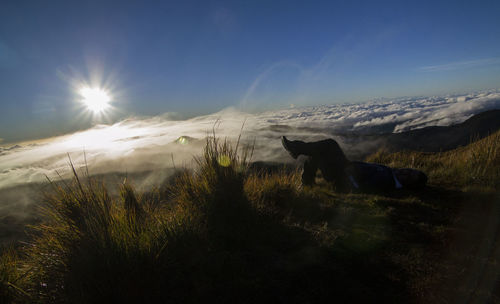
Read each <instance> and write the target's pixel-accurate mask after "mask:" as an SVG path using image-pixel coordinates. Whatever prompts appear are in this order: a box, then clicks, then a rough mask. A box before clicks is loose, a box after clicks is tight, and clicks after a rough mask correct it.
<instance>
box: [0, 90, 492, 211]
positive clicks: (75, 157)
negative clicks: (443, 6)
mask: <svg viewBox="0 0 500 304" xmlns="http://www.w3.org/2000/svg"><path fill="white" fill-rule="evenodd" d="M495 108H500V92H499V91H489V92H481V93H471V94H467V95H460V96H438V97H422V98H399V99H393V100H382V101H376V102H369V103H363V104H348V105H329V106H317V107H307V108H293V109H286V110H279V111H268V112H264V113H260V114H247V113H243V112H240V111H237V110H236V109H226V110H224V111H221V112H218V113H215V114H211V115H205V116H200V117H195V118H192V119H188V120H183V121H173V120H170V119H168V116H167V115H162V116H158V117H152V118H130V119H127V120H124V121H121V122H119V123H116V124H114V125H110V126H108V125H99V126H95V127H94V128H92V129H89V130H86V131H82V132H77V133H74V134H70V135H66V136H60V137H55V138H50V139H46V140H41V141H36V142H27V143H19V144H15V145H10V146H6V145H4V146H0V189H2V188H8V187H11V186H15V185H22V184H26V183H33V182H41V181H44V180H45V176H48V177H50V178H55V177H57V175H58V174H61V175H62V176H67V175H68V174H69V166H68V163H69V159H68V155H70V157H71V159H72V161H73V163H74V164H76V166H77V167H81V166H83V165H84V164H85V158H86V162H87V164H88V166H89V170H90V171H91V173H94V174H101V173H109V172H121V173H126V172H128V173H131V172H142V171H160V170H164V169H166V168H171V167H173V166H174V165H175V166H177V167H181V166H191V165H192V164H193V157H194V156H196V155H199V153H200V152H201V151H202V147H203V146H204V139H205V138H206V136H207V135H211V134H212V131H213V130H214V131H215V132H216V135H217V136H218V137H220V138H228V139H229V140H232V141H235V140H236V139H237V137H238V135H239V134H240V131H241V130H242V126H243V124H244V126H243V131H242V132H241V133H242V141H243V143H244V144H245V143H246V144H252V143H255V153H254V156H253V160H254V161H278V162H283V161H292V159H291V158H290V157H289V156H288V155H287V154H286V153H285V151H284V150H283V149H282V148H281V144H280V140H279V138H280V136H281V135H287V136H290V138H292V139H296V138H297V139H303V140H317V139H322V138H325V137H334V138H337V139H338V140H339V143H340V144H341V146H343V147H344V148H345V149H346V150H348V151H347V152H348V153H349V148H350V145H349V143H346V142H343V140H342V136H341V135H342V134H345V133H349V132H358V133H370V132H372V133H373V132H376V133H380V132H402V131H407V130H411V129H415V128H422V127H426V126H431V125H438V126H444V125H451V124H455V123H460V122H463V121H464V120H466V119H467V118H469V117H471V116H472V115H474V114H476V113H479V112H483V111H486V110H489V109H495ZM181 136H183V139H182V140H178V139H179V138H180V137H181ZM0 203H1V202H0Z"/></svg>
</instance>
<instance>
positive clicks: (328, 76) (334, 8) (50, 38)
mask: <svg viewBox="0 0 500 304" xmlns="http://www.w3.org/2000/svg"><path fill="white" fill-rule="evenodd" d="M499 13H500V2H499V1H409V2H408V3H405V2H404V1H366V2H361V1H325V2H320V1H227V2H226V1H182V2H181V1H178V2H171V1H130V2H127V1H115V2H111V1H95V2H92V1H43V2H42V1H21V0H17V1H3V2H2V4H0V138H3V139H4V141H14V140H21V139H28V138H40V137H47V136H53V135H58V134H63V133H67V132H72V131H75V130H79V129H82V128H87V127H89V126H91V125H92V124H95V123H98V122H112V121H114V120H117V119H120V118H123V117H127V116H130V115H157V114H161V113H165V112H176V113H179V117H187V116H193V115H199V114H203V113H210V112H214V111H218V110H220V109H223V108H225V107H228V106H237V107H241V108H243V109H247V110H252V111H255V110H261V109H272V108H280V107H288V106H290V104H295V105H315V104H331V103H345V102H357V101H363V100H368V99H372V98H377V97H397V96H408V95H434V94H446V93H461V92H465V91H473V90H481V89H489V88H499V87H500V39H499V38H498V37H500V18H498V15H499ZM84 84H87V85H91V86H100V87H104V88H106V89H107V90H108V91H109V92H110V94H111V95H112V98H113V104H112V105H113V107H114V111H113V112H112V113H109V115H108V116H107V118H103V117H101V118H98V117H92V116H91V115H90V114H88V113H87V114H85V113H83V112H84V111H85V110H84V109H82V107H81V105H80V104H79V103H78V100H79V98H80V97H79V95H78V87H79V86H81V85H84Z"/></svg>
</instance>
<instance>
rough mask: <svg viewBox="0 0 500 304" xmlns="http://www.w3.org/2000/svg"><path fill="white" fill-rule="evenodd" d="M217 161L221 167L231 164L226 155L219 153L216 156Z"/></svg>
mask: <svg viewBox="0 0 500 304" xmlns="http://www.w3.org/2000/svg"><path fill="white" fill-rule="evenodd" d="M217 162H218V163H219V165H221V166H222V167H229V165H231V159H230V158H229V156H227V155H221V156H219V157H218V158H217Z"/></svg>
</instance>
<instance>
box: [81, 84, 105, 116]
mask: <svg viewBox="0 0 500 304" xmlns="http://www.w3.org/2000/svg"><path fill="white" fill-rule="evenodd" d="M80 94H81V95H82V97H83V100H82V102H83V103H84V104H85V105H86V106H87V108H88V109H89V110H90V111H92V112H93V113H95V114H97V113H101V112H103V111H104V110H106V109H107V108H108V107H109V102H110V101H111V98H110V96H109V95H108V93H106V92H105V91H103V90H101V89H99V88H82V89H81V90H80Z"/></svg>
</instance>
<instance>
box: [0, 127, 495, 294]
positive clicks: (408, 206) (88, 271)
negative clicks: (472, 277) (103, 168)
mask: <svg viewBox="0 0 500 304" xmlns="http://www.w3.org/2000/svg"><path fill="white" fill-rule="evenodd" d="M499 146H500V133H495V134H493V135H491V136H489V137H488V138H485V139H483V140H481V141H477V142H475V143H473V144H471V145H469V146H467V147H464V148H459V149H457V150H454V151H450V152H445V153H437V154H425V153H416V152H400V153H395V154H389V153H385V152H383V151H380V152H378V153H377V154H375V155H373V156H371V157H370V159H369V161H374V162H380V163H384V164H388V165H391V166H396V167H413V168H417V169H421V170H423V171H425V172H426V173H428V175H429V178H430V179H429V187H427V189H425V190H422V191H420V192H408V191H395V192H394V193H387V194H385V195H380V194H377V195H375V194H354V193H349V194H340V193H336V192H335V187H334V185H329V184H326V183H324V182H322V181H321V179H318V182H319V185H318V186H314V187H304V188H302V186H301V184H300V173H299V172H298V171H296V170H294V169H289V168H288V169H287V168H283V169H282V170H281V171H278V172H265V171H262V170H252V169H251V167H250V166H249V163H248V162H247V159H248V156H249V154H248V153H247V152H249V151H248V150H244V151H242V152H241V153H239V151H238V147H235V148H232V147H231V146H230V145H229V144H228V143H226V142H219V141H218V140H217V139H216V138H211V139H209V140H208V141H207V146H206V148H205V150H204V154H203V156H202V157H200V158H199V159H198V168H197V169H196V170H195V171H192V172H191V171H182V172H179V173H178V174H176V175H175V176H174V177H173V178H172V179H171V180H169V181H168V182H166V183H165V184H164V185H161V186H159V187H158V188H154V189H151V191H148V192H145V193H137V192H136V191H135V190H134V187H133V186H132V184H131V183H130V182H128V181H125V182H124V183H123V184H122V185H120V195H119V196H113V195H110V194H109V193H108V190H107V189H106V187H105V186H104V185H103V183H102V182H99V181H98V180H96V179H93V178H91V177H89V176H88V174H87V173H85V172H83V173H79V172H77V170H75V169H73V170H74V179H73V180H72V181H71V182H63V181H61V182H51V185H52V190H51V191H49V192H48V193H47V194H46V198H45V201H44V202H43V204H41V212H42V213H43V219H44V221H43V223H41V224H37V225H35V226H33V227H31V228H30V231H31V241H29V242H27V243H22V244H16V245H15V246H13V247H10V248H4V249H3V254H2V255H1V257H0V303H115V302H120V303H138V302H142V303H157V302H167V301H168V302H201V301H207V300H217V301H220V302H235V301H237V302H262V301H266V302H267V301H273V302H278V303H282V302H305V303H313V302H323V301H329V302H331V301H337V302H379V301H380V302H410V303H411V302H426V303H443V302H444V303H446V302H449V303H453V302H454V300H453V299H454V297H465V296H466V297H468V298H469V299H470V298H471V297H472V298H473V299H480V300H486V301H490V302H494V301H498V294H499V293H498V286H497V285H494V286H493V287H492V286H491V284H490V285H488V284H486V283H488V282H486V281H485V284H476V285H474V286H473V285H471V284H468V283H467V284H461V283H456V282H457V281H461V280H460V278H461V277H460V276H466V278H465V279H466V281H467V280H468V279H469V277H467V276H468V275H469V274H468V271H469V268H470V273H473V272H474V271H473V269H474V267H475V265H472V264H470V263H469V264H470V265H469V264H467V263H465V262H464V261H465V260H464V256H465V255H466V254H468V252H465V253H464V254H463V255H461V254H460V250H461V249H460V248H461V247H459V246H458V245H456V244H458V243H460V244H461V243H464V244H465V245H464V246H473V245H474V244H471V243H470V242H474V238H476V239H484V237H489V236H490V235H489V234H488V235H486V236H485V235H484V230H481V229H474V230H470V229H469V228H470V227H472V226H473V225H479V224H487V223H486V222H485V221H486V220H485V218H484V217H483V215H484V213H482V212H483V211H484V212H486V213H491V212H492V211H495V210H498V209H495V208H496V207H495V206H496V205H497V204H496V202H497V198H498V190H499V184H498V180H499V169H500V163H499V162H500V160H499V156H498V147H499ZM476 206H479V207H477V208H476ZM478 208H479V209H481V210H482V209H484V208H486V209H485V210H482V211H481V210H479V209H478ZM488 208H490V209H488ZM464 210H465V211H467V215H466V218H467V219H468V220H466V221H460V218H461V216H463V212H464ZM474 212H476V213H474ZM493 213H494V212H493ZM468 225H469V226H468ZM470 225H472V226H470ZM468 227H469V228H468ZM471 233H472V234H471ZM476 235H477V236H478V237H476ZM462 236H464V237H468V238H470V239H471V240H472V241H468V242H469V243H467V242H466V240H468V239H467V238H465V239H464V238H462ZM495 242H496V243H495ZM490 243H491V244H493V245H492V248H494V249H496V248H497V247H496V246H497V245H498V244H497V243H498V240H496V239H495V238H494V237H492V241H491V242H490ZM491 244H490V245H491ZM457 246H458V247H457ZM490 247H491V246H490ZM490 247H489V248H490ZM498 248H500V247H498ZM452 250H455V251H456V250H458V253H457V254H455V255H453V256H452V255H450V252H451V251H452ZM488 258H489V257H488V256H487V257H486V261H487V263H489V260H488ZM469 262H470V261H469ZM471 263H472V262H471ZM469 266H470V267H469ZM487 266H488V267H489V268H488V269H490V271H493V274H494V275H498V274H499V273H500V271H498V270H499V269H498V266H495V265H493V262H492V264H491V265H490V264H488V265H487ZM495 267H496V268H495ZM464 269H465V270H464ZM483 281H484V280H483ZM495 288H497V289H495Z"/></svg>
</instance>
